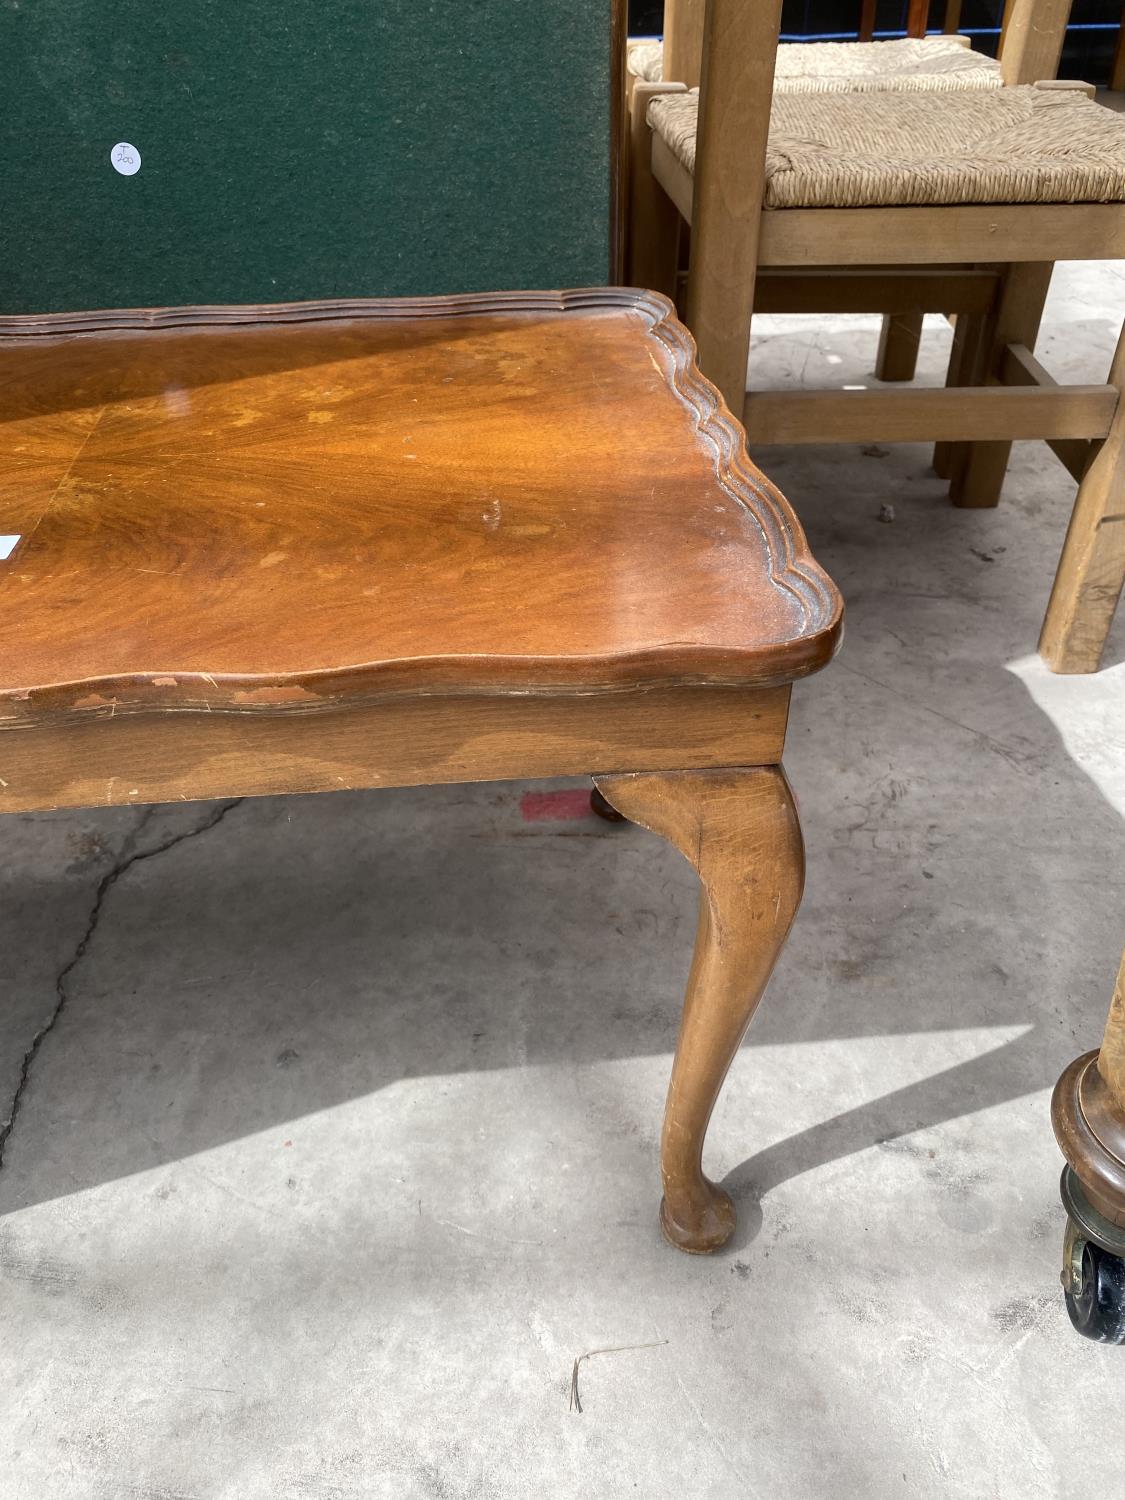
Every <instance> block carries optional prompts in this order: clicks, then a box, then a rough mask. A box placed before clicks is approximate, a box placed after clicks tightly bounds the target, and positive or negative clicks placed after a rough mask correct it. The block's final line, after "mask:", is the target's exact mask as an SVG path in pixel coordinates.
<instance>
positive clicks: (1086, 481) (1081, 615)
mask: <svg viewBox="0 0 1125 1500" xmlns="http://www.w3.org/2000/svg"><path fill="white" fill-rule="evenodd" d="M1109 381H1110V384H1111V385H1115V386H1116V387H1117V388H1118V390H1120V389H1121V386H1122V382H1123V381H1125V330H1123V331H1122V334H1121V337H1120V338H1119V339H1118V342H1117V353H1116V354H1115V355H1114V357H1113V365H1112V367H1111V369H1110V372H1109ZM1123 583H1125V400H1122V399H1120V398H1119V399H1118V403H1117V410H1116V412H1115V413H1114V417H1113V422H1112V424H1111V426H1110V429H1109V434H1108V436H1107V437H1106V438H1105V439H1104V440H1103V441H1102V442H1101V443H1100V444H1099V445H1097V451H1096V452H1095V453H1094V456H1093V458H1092V459H1091V460H1090V462H1089V463H1088V464H1087V466H1086V472H1085V474H1084V475H1083V477H1082V482H1081V484H1079V486H1078V494H1077V496H1076V497H1075V501H1074V510H1073V511H1072V512H1071V517H1070V525H1069V526H1068V527H1067V533H1066V541H1065V542H1064V543H1063V550H1062V557H1061V558H1060V559H1059V566H1058V571H1057V572H1056V574H1055V582H1054V585H1053V587H1052V589H1051V598H1050V602H1049V603H1048V605H1047V616H1046V619H1045V620H1044V621H1043V632H1042V634H1041V635H1040V637H1039V653H1040V655H1041V656H1042V657H1043V660H1044V661H1045V662H1046V663H1047V665H1048V666H1049V667H1050V668H1051V670H1052V671H1054V672H1096V671H1097V669H1098V663H1099V661H1100V660H1101V655H1102V650H1103V648H1104V646H1105V639H1106V636H1107V635H1108V634H1109V627H1110V625H1111V624H1112V622H1113V613H1114V610H1115V609H1116V608H1117V601H1118V599H1119V598H1120V596H1121V588H1122V584H1123Z"/></svg>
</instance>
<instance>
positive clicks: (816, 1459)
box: [0, 267, 1125, 1500]
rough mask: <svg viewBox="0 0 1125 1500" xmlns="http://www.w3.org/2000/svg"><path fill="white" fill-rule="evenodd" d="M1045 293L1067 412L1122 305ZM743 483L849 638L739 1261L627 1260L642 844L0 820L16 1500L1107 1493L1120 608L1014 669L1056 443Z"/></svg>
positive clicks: (672, 949)
mask: <svg viewBox="0 0 1125 1500" xmlns="http://www.w3.org/2000/svg"><path fill="white" fill-rule="evenodd" d="M1057 283H1058V284H1057V286H1056V290H1055V292H1054V294H1053V298H1052V303H1051V307H1050V311H1049V315H1048V326H1047V328H1046V331H1045V336H1044V338H1043V340H1042V341H1041V345H1040V349H1041V351H1042V352H1043V354H1044V356H1045V358H1046V361H1047V363H1048V364H1049V365H1051V364H1053V365H1054V366H1055V367H1056V368H1057V370H1058V371H1059V373H1061V374H1063V375H1068V376H1075V377H1078V378H1084V379H1092V380H1101V379H1103V378H1104V371H1105V368H1106V363H1107V361H1108V357H1109V351H1110V349H1111V347H1112V344H1113V341H1114V338H1115V335H1116V325H1117V322H1118V321H1119V318H1120V309H1121V307H1122V304H1123V303H1125V277H1123V275H1122V271H1121V270H1120V269H1118V268H1115V267H1090V268H1085V269H1079V268H1073V267H1064V268H1060V271H1059V273H1058V276H1057ZM874 326H875V325H874V322H873V320H858V321H853V322H849V323H847V324H843V323H841V324H840V325H838V326H836V327H834V328H832V329H828V328H827V327H826V326H825V324H824V323H823V322H820V323H818V324H815V325H813V327H814V330H815V331H814V333H811V334H810V333H809V332H808V325H807V324H806V325H802V331H801V332H800V333H799V334H798V336H797V337H796V339H795V340H794V339H792V338H789V339H788V340H786V339H783V338H782V336H781V335H782V334H783V333H784V332H785V324H784V323H783V322H782V321H781V320H771V322H770V324H769V325H768V326H764V327H763V328H762V329H761V330H760V338H759V341H758V345H757V350H756V355H755V365H754V373H755V377H756V379H760V380H761V382H762V383H766V382H767V381H769V382H773V383H782V382H785V383H789V384H799V383H801V382H802V381H805V382H807V383H809V384H816V383H824V382H826V381H836V382H841V381H845V382H846V381H851V382H855V381H856V380H859V381H863V380H866V379H867V378H868V377H867V372H868V371H869V369H870V364H871V359H872V356H873V352H874V344H875V340H874V332H873V330H874ZM926 346H927V347H926V370H927V373H928V375H929V376H930V377H931V378H932V379H935V380H940V378H941V374H942V369H943V358H944V353H945V350H946V348H947V346H948V329H947V328H945V326H944V325H943V324H941V323H940V321H935V322H934V323H933V325H932V326H931V327H928V329H927V335H926ZM761 456H762V458H763V461H764V463H765V464H766V465H767V467H768V468H769V470H770V472H771V473H772V474H773V475H774V476H775V477H776V478H777V479H778V481H779V482H780V483H781V484H782V486H783V487H784V488H785V489H786V490H787V492H788V493H789V494H790V496H791V497H792V499H793V501H794V503H795V504H796V506H797V508H798V510H799V512H800V514H801V515H802V517H803V519H804V521H805V523H806V525H807V527H808V530H809V533H810V536H811V540H812V542H813V545H814V548H815V550H816V552H817V554H818V556H819V557H820V559H821V560H822V561H823V562H824V563H825V564H826V565H827V567H828V568H829V569H830V571H831V572H832V573H833V574H834V575H835V577H836V579H837V580H838V582H839V584H840V586H841V588H842V589H843V592H844V594H845V596H846V598H847V601H848V606H849V611H850V615H849V626H848V638H847V641H846V644H845V647H844V651H843V654H842V656H841V657H840V658H839V660H838V662H837V663H836V664H835V665H834V666H832V667H831V668H830V669H829V670H828V671H827V672H826V673H824V674H823V675H822V676H821V677H820V678H817V679H813V680H812V681H810V682H808V683H806V684H804V685H802V686H801V687H800V688H799V689H798V691H797V693H796V702H795V713H794V719H793V726H792V734H791V749H790V752H789V756H788V765H789V769H790V773H791V775H792V778H793V780H794V783H795V785H796V788H797V790H798V794H799V796H800V799H801V806H802V812H803V817H804V824H805V831H806V837H807V842H808V850H809V882H808V893H807V897H806V900H805V904H804V908H803V911H802V914H801V916H800V918H799V919H798V923H797V926H796V929H795V931H794V934H793V937H792V940H791V942H790V945H789V948H788V950H787V952H786V954H785V956H784V959H783V961H782V963H781V966H780V968H779V971H778V973H777V975H776V978H775V980H774V983H773V985H772V987H771V990H770V992H769V994H768V995H767V998H766V1000H765V1002H764V1004H763V1007H762V1010H761V1012H760V1013H759V1017H758V1019H757V1021H756V1022H755V1025H754V1027H753V1029H752V1033H751V1036H750V1038H749V1040H748V1043H747V1045H746V1047H745V1048H744V1049H743V1051H742V1053H741V1055H740V1057H739V1058H738V1060H737V1061H736V1064H735V1066H734V1069H733V1071H732V1075H731V1078H730V1080H729V1083H728V1086H727V1089H726V1092H725V1094H724V1095H723V1098H722V1100H721V1102H720V1105H719V1107H718V1110H717V1112H716V1116H715V1120H714V1123H713V1125H712V1129H711V1136H710V1146H709V1168H710V1171H711V1173H712V1175H713V1176H715V1177H717V1178H718V1179H720V1180H722V1181H724V1182H725V1183H726V1185H727V1186H728V1187H729V1188H730V1189H731V1190H732V1191H733V1193H734V1195H735V1197H736V1199H737V1201H738V1204H739V1209H740V1215H741V1223H740V1229H739V1232H738V1235H737V1238H736V1240H735V1242H734V1244H733V1245H732V1246H731V1247H730V1248H729V1250H728V1251H727V1252H726V1253H723V1254H720V1255H718V1256H716V1257H715V1258H713V1259H710V1260H702V1259H697V1258H688V1257H685V1256H682V1255H678V1254H676V1253H675V1252H673V1251H672V1250H671V1249H669V1248H668V1247H667V1246H666V1245H664V1243H663V1242H662V1241H661V1239H660V1237H659V1234H658V1231H657V1228H656V1216H655V1213H656V1204H657V1199H658V1187H657V1178H656V1149H657V1134H658V1129H659V1122H660V1113H661V1106H662V1101H663V1093H664V1089H665V1085H666V1080H667V1074H668V1067H669V1059H670V1054H671V1049H672V1046H673V1042H674V1036H675V1028H676V1021H677V1012H678V1007H679V1003H680V996H681V992H682V986H683V982H684V979H685V975H686V970H687V965H688V957H689V949H690V944H691V938H692V931H693V925H694V917H695V901H696V892H695V887H694V878H693V876H692V874H691V872H690V870H689V869H688V867H687V865H686V864H685V863H684V862H682V861H681V860H680V859H679V857H678V856H677V855H676V854H674V853H673V852H672V851H671V850H670V849H669V848H667V847H666V846H664V845H662V844H661V843H660V841H658V840H657V839H655V838H654V837H652V836H650V835H648V834H646V833H643V832H641V831H639V830H637V829H635V828H632V827H625V828H611V827H608V826H607V825H605V824H603V823H601V822H598V821H596V820H594V819H592V818H588V817H587V818H578V819H575V818H558V819H547V820H531V821H529V820H528V818H527V816H526V813H527V808H526V805H525V804H523V803H522V800H521V799H522V797H523V794H524V793H525V792H526V791H527V790H528V788H526V787H520V786H509V785H496V786H482V787H468V788H465V787H450V788H442V789H432V790H423V791H401V792H382V793H371V794H363V795H359V794H339V795H335V796H326V797H316V798H312V797H309V798H294V799H291V800H276V799H262V800H258V801H246V802H242V803H239V804H236V805H232V806H231V807H230V808H229V809H226V808H224V807H221V806H220V807H215V806H202V805H199V806H180V807H174V808H170V809H167V808H161V809H155V810H146V811H141V810H121V811H109V810H104V811H97V810H94V811H89V812H77V813H66V814H61V815H43V816H34V817H11V818H8V819H6V820H3V821H2V822H0V880H2V882H3V885H2V893H0V952H2V954H3V965H2V979H0V983H2V985H3V993H2V1009H0V1121H2V1120H3V1119H4V1118H5V1117H6V1115H7V1113H8V1106H9V1102H10V1101H11V1100H12V1099H13V1098H14V1097H15V1095H16V1092H17V1089H18V1088H19V1083H20V1077H21V1069H26V1080H25V1086H24V1087H23V1089H22V1092H21V1093H20V1108H19V1111H18V1114H17V1116H16V1119H15V1123H14V1126H13V1129H12V1131H11V1134H10V1137H9V1139H8V1140H7V1142H6V1150H5V1155H4V1162H3V1168H2V1170H0V1215H2V1216H0V1288H2V1291H0V1298H2V1300H0V1497H2V1500H106V1497H114V1500H116V1497H123V1500H124V1497H128V1500H140V1497H143V1500H228V1497H229V1500H278V1497H301V1500H305V1497H317V1500H321V1497H323V1500H329V1497H332V1500H337V1497H349V1500H351V1497H356V1500H358V1497H363V1500H373V1497H384V1496H386V1497H392V1496H393V1497H395V1500H414V1497H434V1500H460V1497H466V1500H467V1497H486V1496H487V1497H490V1500H491V1497H497V1500H506V1497H519V1500H524V1497H527V1496H534V1495H538V1496H549V1497H555V1496H558V1497H560V1500H561V1497H566V1500H570V1497H573V1496H576V1495H589V1496H596V1497H603V1496H625V1495H645V1496H657V1497H663V1496H668V1497H673V1496H690V1497H692V1500H702V1497H721V1500H728V1497H730V1500H733V1497H740V1500H741V1497H745V1496H770V1497H774V1496H781V1497H785V1500H803V1497H810V1500H812V1497H822V1496H824V1495H833V1496H836V1495H839V1496H864V1497H882V1496H899V1495H910V1496H934V1497H938V1496H940V1497H950V1496H972V1497H978V1496H1005V1497H1006V1496H1012V1497H1017V1496H1018V1497H1020V1500H1033V1497H1040V1496H1078V1495H1083V1496H1084V1495H1087V1494H1102V1495H1107V1496H1108V1495H1112V1494H1120V1492H1121V1458H1120V1444H1119V1442H1118V1440H1117V1433H1118V1429H1119V1425H1120V1393H1121V1390H1122V1381H1123V1379H1125V1350H1114V1349H1104V1348H1101V1347H1097V1346H1094V1345H1091V1344H1088V1343H1085V1342H1083V1341H1082V1340H1080V1339H1079V1338H1078V1337H1077V1336H1075V1335H1074V1334H1073V1333H1072V1332H1071V1329H1070V1326H1069V1324H1068V1322H1067V1319H1066V1314H1065V1311H1064V1308H1063V1303H1062V1298H1061V1294H1060V1291H1059V1288H1058V1282H1057V1276H1058V1269H1059V1262H1060V1245H1061V1237H1062V1230H1063V1215H1062V1211H1061V1209H1060V1207H1059V1203H1058V1197H1057V1187H1056V1183H1057V1177H1058V1172H1059V1167H1060V1159H1059V1156H1058V1153H1057V1151H1056V1148H1055V1145H1054V1141H1053V1138H1052V1135H1051V1129H1050V1123H1049V1118H1048V1098H1049V1094H1050V1089H1051V1085H1052V1084H1053V1082H1054V1079H1055V1077H1056V1075H1057V1074H1058V1073H1059V1071H1060V1069H1061V1068H1062V1067H1063V1065H1064V1064H1065V1063H1066V1062H1067V1061H1069V1059H1070V1058H1071V1057H1072V1056H1073V1055H1074V1054H1075V1053H1077V1052H1078V1051H1080V1050H1082V1049H1084V1048H1086V1047H1088V1046H1092V1045H1094V1044H1096V1042H1097V1040H1098V1038H1099V1035H1100V1030H1101V1026H1102V1022H1103V1020H1104V1015H1105V1010H1106V1006H1107V1003H1108V999H1109V994H1110V989H1111V985H1112V980H1113V975H1114V973H1115V970H1116V966H1117V963H1118V960H1119V958H1120V955H1121V949H1122V944H1123V941H1125V921H1123V920H1122V907H1123V900H1122V891H1123V886H1125V881H1123V878H1122V869H1123V860H1122V856H1123V851H1125V824H1123V818H1125V618H1119V620H1118V622H1117V625H1116V627H1115V631H1114V635H1113V639H1112V642H1111V647H1110V650H1109V652H1108V656H1107V662H1108V665H1107V667H1106V669H1105V670H1103V671H1102V672H1101V673H1100V674H1099V675H1097V676H1095V677H1089V678H1070V679H1060V678H1052V677H1050V676H1049V675H1048V674H1047V673H1046V672H1045V671H1044V670H1043V669H1042V667H1041V666H1040V665H1039V664H1038V662H1037V659H1036V658H1035V656H1034V654H1033V653H1034V646H1035V640H1036V636H1037V632H1038V628H1039V623H1040V619H1041V616H1042V613H1043V608H1044V604H1045V601H1046V597H1047V591H1048V587H1049V584H1050V580H1051V576H1052V573H1053V570H1054V567H1055V562H1056V559H1057V556H1058V551H1059V546H1060V543H1061V540H1062V536H1063V530H1064V527H1065V523H1066V518H1067V515H1068V512H1069V508H1070V505H1071V498H1072V487H1071V485H1070V482H1069V481H1068V479H1067V477H1066V475H1065V473H1064V471H1063V470H1062V468H1061V467H1060V466H1059V465H1058V464H1057V463H1056V462H1055V460H1054V459H1053V458H1051V457H1050V455H1049V454H1047V452H1046V450H1045V449H1040V448H1035V447H1031V446H1021V447H1019V448H1018V449H1017V450H1016V454H1015V457H1014V460H1013V464H1012V469H1011V472H1010V476H1009V480H1008V485H1007V491H1006V494H1005V498H1004V503H1003V504H1002V506H1001V508H1000V509H999V510H997V511H995V512H958V511H954V510H952V509H951V508H950V507H949V506H948V504H947V503H946V500H945V498H944V495H943V487H942V485H941V484H940V483H939V481H938V480H937V479H935V477H934V475H933V473H932V471H931V470H930V469H929V467H928V454H927V451H926V450H925V449H923V448H921V447H909V448H897V449H893V450H890V451H885V450H882V449H879V448H872V449H868V450H864V451H860V450H858V449H832V450H827V449H825V450H814V449H807V450H804V451H801V452H798V451H786V452H783V451H781V450H773V451H768V452H765V453H763V454H762V455H761ZM888 505H889V506H892V507H893V512H894V520H893V522H891V523H887V522H881V521H880V512H881V510H882V508H883V507H885V506H888ZM570 785H573V783H570ZM60 1000H61V1001H63V1002H64V1003H63V1004H62V1008H61V1010H60V1012H59V1015H58V1018H57V1020H56V1021H55V1023H54V1025H53V1027H51V1029H50V1030H49V1032H48V1034H46V1035H45V1036H44V1037H43V1038H42V1040H41V1044H40V1045H39V1046H38V1050H34V1049H33V1055H32V1056H31V1057H30V1059H28V1057H27V1053H28V1049H29V1048H33V1039H34V1038H35V1037H36V1036H37V1033H38V1032H39V1029H40V1028H42V1027H43V1026H44V1025H45V1024H46V1023H47V1022H48V1020H49V1018H50V1017H51V1015H52V1012H53V1011H54V1009H55V1007H56V1006H57V1005H58V1003H59V1001H60ZM653 1343H656V1344H657V1347H655V1348H643V1349H633V1350H631V1351H630V1352H624V1353H615V1354H605V1355H601V1356H598V1357H596V1358H593V1359H591V1360H589V1361H588V1362H587V1363H585V1364H584V1365H583V1367H582V1375H581V1385H582V1399H583V1405H584V1410H583V1411H582V1413H581V1415H579V1414H577V1413H574V1412H571V1411H569V1410H568V1402H567V1393H568V1388H569V1383H570V1372H571V1364H572V1361H573V1360H574V1358H575V1356H577V1355H580V1354H582V1353H583V1352H585V1351H588V1350H593V1349H598V1348H602V1347H604V1346H620V1345H641V1344H653Z"/></svg>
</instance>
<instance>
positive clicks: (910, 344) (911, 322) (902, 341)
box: [875, 313, 922, 380]
mask: <svg viewBox="0 0 1125 1500" xmlns="http://www.w3.org/2000/svg"><path fill="white" fill-rule="evenodd" d="M921 338H922V314H921V313H887V314H886V315H885V317H884V318H883V328H882V331H881V333H880V334H879V353H878V354H877V355H876V356H875V378H876V379H877V380H913V379H914V371H915V369H916V368H917V365H918V345H919V343H920V342H921Z"/></svg>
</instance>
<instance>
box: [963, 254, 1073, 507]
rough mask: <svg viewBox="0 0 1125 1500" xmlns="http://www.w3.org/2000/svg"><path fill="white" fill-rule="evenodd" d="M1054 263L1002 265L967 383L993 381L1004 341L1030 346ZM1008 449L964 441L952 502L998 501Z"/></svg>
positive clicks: (983, 504)
mask: <svg viewBox="0 0 1125 1500" xmlns="http://www.w3.org/2000/svg"><path fill="white" fill-rule="evenodd" d="M1053 269H1054V266H1053V265H1052V263H1051V262H1050V261H1027V262H1020V263H1018V264H1016V265H1011V266H1008V267H1007V269H1006V271H1005V273H1004V278H1003V281H1002V283H1001V289H1000V293H999V296H998V298H997V302H996V306H995V308H994V310H993V314H992V317H991V318H990V319H989V324H990V326H989V329H988V333H987V335H986V338H985V339H984V340H983V341H982V347H981V350H980V358H979V360H978V361H977V372H976V378H975V379H973V380H972V381H971V382H970V383H971V384H972V385H990V384H993V383H995V381H996V380H997V379H998V376H999V369H1000V362H1001V360H1002V358H1003V355H1004V349H1005V347H1006V346H1007V345H1008V344H1025V345H1026V346H1027V348H1029V349H1034V347H1035V340H1036V338H1037V337H1038V335H1039V324H1040V322H1041V321H1042V318H1043V304H1044V303H1045V302H1046V300H1047V291H1048V288H1049V287H1050V284H1051V272H1052V271H1053ZM1011 452H1012V445H1011V443H969V444H967V445H966V456H965V461H964V463H963V464H960V465H957V464H956V459H955V460H954V472H953V473H952V474H951V481H952V482H951V485H950V497H951V498H952V500H953V503H954V505H958V506H961V507H963V508H966V509H973V510H976V509H984V508H987V507H990V506H993V505H996V504H998V503H999V500H1000V491H1001V489H1002V488H1003V484H1004V474H1005V471H1006V470H1007V467H1008V459H1009V457H1010V456H1011Z"/></svg>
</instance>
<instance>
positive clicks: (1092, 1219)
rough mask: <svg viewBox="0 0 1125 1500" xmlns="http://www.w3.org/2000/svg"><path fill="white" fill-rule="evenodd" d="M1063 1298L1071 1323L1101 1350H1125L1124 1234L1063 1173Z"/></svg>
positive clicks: (1067, 1170) (1070, 1172) (1071, 1174)
mask: <svg viewBox="0 0 1125 1500" xmlns="http://www.w3.org/2000/svg"><path fill="white" fill-rule="evenodd" d="M1059 1189H1060V1194H1061V1197H1062V1201H1063V1207H1064V1208H1065V1209H1066V1214H1067V1219H1066V1238H1065V1239H1064V1241H1063V1269H1062V1278H1061V1279H1062V1285H1063V1295H1064V1296H1065V1298H1066V1310H1067V1312H1068V1313H1069V1315H1070V1321H1071V1322H1072V1323H1073V1324H1074V1326H1075V1328H1077V1330H1078V1332H1079V1333H1080V1334H1081V1335H1082V1337H1083V1338H1086V1339H1093V1340H1094V1342H1095V1343H1097V1344H1125V1228H1122V1226H1121V1225H1119V1224H1113V1223H1111V1222H1110V1221H1109V1220H1108V1219H1106V1218H1104V1217H1103V1216H1102V1215H1101V1214H1100V1213H1098V1211H1097V1209H1096V1208H1094V1206H1093V1204H1092V1203H1091V1202H1090V1200H1089V1199H1088V1198H1087V1197H1086V1194H1085V1193H1084V1192H1083V1191H1082V1184H1081V1182H1079V1180H1078V1178H1077V1176H1076V1175H1075V1173H1074V1171H1073V1170H1072V1169H1071V1168H1070V1167H1064V1169H1063V1174H1062V1181H1061V1183H1060V1184H1059Z"/></svg>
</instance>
